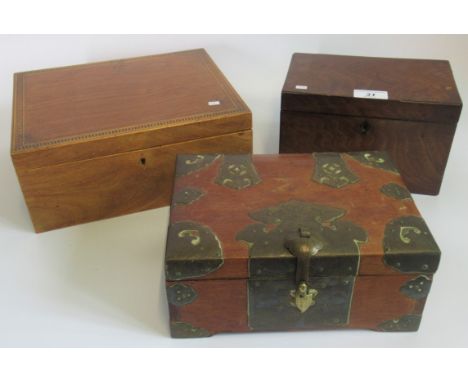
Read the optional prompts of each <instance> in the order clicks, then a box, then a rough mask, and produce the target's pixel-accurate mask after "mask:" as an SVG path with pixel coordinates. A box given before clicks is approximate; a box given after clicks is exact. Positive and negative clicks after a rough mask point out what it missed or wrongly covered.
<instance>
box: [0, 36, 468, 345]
mask: <svg viewBox="0 0 468 382" xmlns="http://www.w3.org/2000/svg"><path fill="white" fill-rule="evenodd" d="M199 47H204V48H205V49H207V51H208V53H209V54H210V55H211V56H212V58H213V59H214V60H215V62H216V63H217V64H218V66H219V67H220V68H221V70H222V71H223V72H224V73H225V75H226V76H227V77H228V79H229V80H230V81H231V83H232V84H233V85H234V87H235V88H236V90H237V91H238V92H239V93H240V95H241V96H242V97H243V99H244V100H245V101H246V103H247V104H248V105H249V106H250V108H251V110H252V112H253V117H254V118H253V122H254V152H255V153H275V152H277V149H278V133H279V130H278V128H279V109H280V92H281V87H282V84H283V81H284V78H285V75H286V71H287V68H288V65H289V60H290V57H291V54H292V53H293V52H311V53H313V52H321V53H335V54H351V55H369V56H387V57H412V58H439V59H448V60H450V62H451V65H452V69H453V71H454V74H455V79H456V81H457V85H458V89H459V91H460V94H461V96H462V99H465V100H467V99H468V54H467V52H468V38H467V37H466V36H462V37H456V36H455V37H454V36H350V35H348V36H337V35H335V36H194V35H191V36H13V37H9V36H0V52H1V55H2V56H1V59H0V134H1V138H0V346H86V347H87V346H132V347H134V346H142V347H145V346H152V347H155V346H168V347H169V346H197V347H202V346H245V347H248V346H333V347H339V346H353V347H359V346H388V347H394V346H401V347H405V346H409V347H419V346H468V331H467V330H466V324H467V323H468V295H467V287H466V285H467V284H466V283H467V281H466V280H467V270H468V253H466V251H467V245H466V243H467V241H468V224H467V222H466V219H467V212H468V211H467V204H468V202H467V200H468V198H467V195H468V182H467V181H466V177H467V173H468V172H467V162H468V139H467V138H468V137H467V124H468V117H465V115H466V112H463V113H462V117H461V119H460V122H459V125H458V130H457V133H456V136H455V140H454V144H453V146H452V152H451V156H450V160H449V163H448V166H447V170H446V175H445V180H444V183H443V186H442V190H441V193H440V195H439V196H437V197H431V196H421V195H416V196H415V200H416V203H417V205H418V207H419V209H420V210H421V213H422V214H423V216H424V217H425V219H426V221H427V223H428V225H429V227H430V228H431V231H432V233H433V235H434V236H435V238H436V240H437V241H438V243H439V246H440V247H441V249H442V252H443V257H442V261H441V265H440V268H439V271H438V273H437V274H436V277H435V282H434V283H433V286H432V291H431V294H430V296H429V298H428V302H427V304H426V309H425V312H424V316H423V320H422V323H421V327H420V330H419V332H417V333H377V332H372V331H361V330H346V331H311V332H298V333H255V334H254V333H249V334H219V335H215V336H213V337H211V338H206V339H196V340H194V339H191V340H174V339H171V338H170V337H169V328H168V312H167V306H166V304H167V302H166V299H165V294H164V287H163V273H162V264H163V256H164V246H165V234H166V226H167V221H168V208H161V209H158V210H152V211H147V212H143V213H137V214H133V215H129V216H125V217H120V218H114V219H109V220H105V221H100V222H94V223H89V224H84V225H80V226H75V227H71V228H65V229H61V230H57V231H52V232H48V233H43V234H40V235H37V234H35V233H33V229H32V225H31V223H30V221H29V216H28V213H27V209H26V206H25V204H24V201H23V198H22V194H21V191H20V188H19V185H18V182H17V179H16V176H15V173H14V169H13V166H12V164H11V160H10V157H9V145H10V126H11V97H12V74H13V73H14V72H18V71H25V70H32V69H40V68H46V67H54V66H61V65H72V64H79V63H87V62H92V61H99V60H108V59H114V58H125V57H132V56H138V55H147V54H156V53H162V52H168V51H176V50H183V49H193V48H199Z"/></svg>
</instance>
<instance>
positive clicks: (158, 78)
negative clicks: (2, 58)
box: [11, 49, 251, 168]
mask: <svg viewBox="0 0 468 382" xmlns="http://www.w3.org/2000/svg"><path fill="white" fill-rule="evenodd" d="M240 114H249V115H250V110H249V109H248V108H247V106H246V105H245V104H244V102H243V101H242V100H241V98H240V97H239V95H238V94H237V93H236V92H235V90H234V89H233V88H232V86H231V85H230V84H229V82H228V81H227V80H226V78H225V77H224V76H223V74H222V73H221V72H220V70H219V69H218V68H217V67H216V65H215V64H214V62H213V61H212V60H211V58H210V57H209V56H208V54H207V53H206V51H205V50H203V49H198V50H191V51H184V52H176V53H169V54H161V55H155V56H147V57H139V58H132V59H123V60H115V61H108V62H99V63H93V64H85V65H77V66H70V67H62V68H55V69H46V70H37V71H31V72H24V73H16V74H15V76H14V106H13V133H12V149H11V153H12V156H13V158H14V160H15V163H17V164H23V165H24V166H26V167H28V168H34V167H41V166H47V165H52V164H58V163H63V162H69V161H76V160H82V159H89V158H94V157H98V156H103V155H110V154H115V153H120V152H127V151H133V150H138V149H144V148H148V147H154V146H160V145H168V144H172V143H178V142H182V141H188V140H193V139H198V138H204V137H209V136H215V135H220V134H226V133H232V132H236V131H241V130H247V129H250V128H251V126H250V124H247V123H244V124H239V123H232V121H231V120H232V119H233V118H235V117H236V116H239V115H240ZM213 120H217V121H219V123H217V124H215V125H214V126H215V128H213V127H206V126H204V122H206V121H213ZM244 120H246V119H245V118H244ZM211 126H213V124H211Z"/></svg>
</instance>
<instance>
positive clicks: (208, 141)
mask: <svg viewBox="0 0 468 382" xmlns="http://www.w3.org/2000/svg"><path fill="white" fill-rule="evenodd" d="M219 148H222V149H223V151H226V152H231V153H246V152H251V151H252V134H251V131H250V130H247V131H245V132H238V133H232V134H225V135H220V136H215V137H211V138H203V139H196V140H193V141H188V142H183V143H178V144H172V145H166V146H161V147H153V148H149V149H144V150H136V151H130V152H128V153H122V154H116V155H109V156H105V157H101V158H94V159H88V160H83V161H78V162H71V163H64V164H60V165H57V166H46V167H41V168H37V169H31V170H23V171H22V172H20V173H18V177H19V179H20V184H21V188H22V191H23V194H24V197H25V199H26V204H27V206H28V209H29V213H30V215H31V219H32V221H33V224H34V228H35V230H36V232H43V231H48V230H51V229H55V228H62V227H66V226H70V225H74V224H79V223H85V222H90V221H94V220H99V219H104V218H108V217H114V216H119V215H124V214H128V213H132V212H137V211H142V210H147V209H151V208H157V207H161V206H165V205H168V204H169V203H170V199H171V191H172V183H173V177H174V169H175V158H176V155H177V154H178V153H191V152H200V153H210V152H213V150H218V149H219Z"/></svg>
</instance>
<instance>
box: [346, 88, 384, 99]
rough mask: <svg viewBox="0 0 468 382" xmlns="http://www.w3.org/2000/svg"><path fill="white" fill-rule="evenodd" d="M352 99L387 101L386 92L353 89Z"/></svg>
mask: <svg viewBox="0 0 468 382" xmlns="http://www.w3.org/2000/svg"><path fill="white" fill-rule="evenodd" d="M354 97H355V98H374V99H388V92H387V91H385V90H367V89H354Z"/></svg>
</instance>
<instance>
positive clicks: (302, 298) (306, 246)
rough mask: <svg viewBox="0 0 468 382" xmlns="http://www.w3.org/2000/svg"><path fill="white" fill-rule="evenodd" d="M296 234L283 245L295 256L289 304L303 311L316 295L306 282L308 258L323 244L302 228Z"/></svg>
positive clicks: (312, 303) (310, 304) (316, 292)
mask: <svg viewBox="0 0 468 382" xmlns="http://www.w3.org/2000/svg"><path fill="white" fill-rule="evenodd" d="M298 234H299V235H298V236H297V235H295V236H294V237H289V238H288V239H287V240H286V241H285V243H284V245H285V247H286V248H287V249H288V250H289V252H291V254H293V255H294V256H295V257H296V258H297V265H296V283H297V287H296V289H293V290H291V291H290V296H291V299H292V301H291V304H292V305H293V306H295V307H296V308H297V309H299V311H300V312H301V313H304V312H305V311H307V309H309V308H310V307H311V306H313V305H315V298H316V297H317V295H318V291H317V290H316V289H312V288H311V287H310V286H309V284H308V281H309V264H310V258H311V257H312V256H315V255H316V254H317V253H318V252H319V251H320V250H321V249H322V248H323V244H322V243H321V242H320V241H319V240H317V239H314V238H313V237H312V235H311V233H310V232H308V231H306V230H304V229H302V228H299V230H298Z"/></svg>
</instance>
